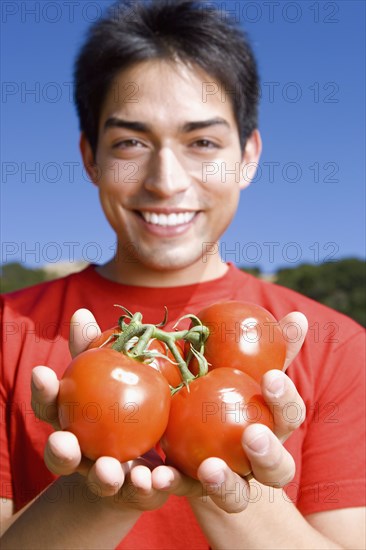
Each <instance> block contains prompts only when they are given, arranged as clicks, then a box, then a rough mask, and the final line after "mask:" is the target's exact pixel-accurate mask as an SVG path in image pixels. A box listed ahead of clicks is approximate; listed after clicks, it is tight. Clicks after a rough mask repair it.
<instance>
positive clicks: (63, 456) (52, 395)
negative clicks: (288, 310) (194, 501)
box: [32, 310, 307, 512]
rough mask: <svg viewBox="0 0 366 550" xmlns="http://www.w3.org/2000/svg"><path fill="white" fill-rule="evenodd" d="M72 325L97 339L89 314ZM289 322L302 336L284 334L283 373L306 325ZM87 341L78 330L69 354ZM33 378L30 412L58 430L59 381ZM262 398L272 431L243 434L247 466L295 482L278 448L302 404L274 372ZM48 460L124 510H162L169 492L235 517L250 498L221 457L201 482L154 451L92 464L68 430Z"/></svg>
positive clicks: (262, 478)
mask: <svg viewBox="0 0 366 550" xmlns="http://www.w3.org/2000/svg"><path fill="white" fill-rule="evenodd" d="M72 321H73V323H74V324H75V325H76V327H83V326H85V325H86V324H88V328H89V332H88V336H89V338H92V337H93V336H91V333H90V330H91V327H93V326H95V335H97V334H98V333H99V327H98V325H97V323H96V321H95V319H94V317H93V316H92V314H91V313H90V312H89V311H87V310H79V311H78V312H76V314H75V315H74V317H73V319H72ZM73 323H72V325H73ZM291 323H292V324H293V327H294V329H295V327H300V337H299V338H298V339H297V338H296V337H294V335H292V334H291V332H290V331H287V337H288V349H287V357H286V362H285V367H284V370H286V369H287V367H288V366H289V364H290V363H291V362H292V360H293V359H294V358H295V357H296V355H297V353H298V352H299V351H300V348H301V346H302V343H303V341H304V339H305V335H306V332H307V321H306V318H305V317H304V316H303V315H302V314H301V313H292V314H289V315H287V316H286V317H285V318H284V319H282V321H281V325H282V326H285V325H286V324H287V326H291ZM295 330H296V329H295ZM295 336H296V335H295ZM295 340H297V341H296V342H295ZM89 341H90V340H88V342H85V341H84V340H83V338H82V331H81V330H76V331H75V334H74V335H73V338H72V339H71V344H70V351H71V353H72V355H76V354H78V353H80V352H81V351H83V350H84V349H85V348H86V346H87V344H88V343H89ZM33 377H34V380H35V381H36V382H37V386H38V388H39V389H37V387H36V386H35V385H34V384H33V385H32V396H33V398H32V403H33V407H34V410H35V412H36V414H37V416H38V417H39V418H41V419H42V420H45V421H47V422H49V423H51V424H52V425H53V426H54V428H55V429H59V425H58V420H57V408H56V399H57V394H58V388H59V383H58V380H57V378H56V375H55V373H54V372H53V371H52V370H50V369H47V367H36V368H35V369H34V373H33ZM275 380H276V381H278V382H280V381H282V382H283V385H284V388H283V391H282V393H281V392H280V391H279V389H278V382H277V388H274V386H275V384H274V381H275ZM262 392H263V396H264V398H265V399H266V401H267V404H268V405H269V406H270V407H271V410H272V411H273V413H274V420H275V429H274V433H272V432H271V431H270V430H269V429H268V428H266V427H264V426H263V425H260V424H253V425H251V426H249V427H248V428H247V429H246V430H245V432H244V434H243V447H244V449H245V452H246V454H247V456H248V458H249V459H250V461H251V465H252V472H253V476H254V477H255V478H256V479H257V480H258V481H259V482H261V483H263V484H266V485H273V486H275V487H281V486H283V485H285V484H286V483H288V482H289V481H290V480H291V479H292V477H293V475H294V471H295V467H294V461H293V459H292V457H291V455H290V454H289V453H288V452H287V451H286V450H285V448H284V447H283V446H282V444H281V443H282V442H284V441H285V440H286V439H287V437H289V435H290V434H291V433H292V431H293V430H294V429H296V428H297V427H298V426H299V425H300V424H301V422H302V421H303V419H304V416H305V406H304V403H303V401H302V399H301V397H300V396H299V395H298V393H297V391H296V388H295V387H294V385H293V383H292V382H291V380H290V379H289V378H288V377H287V376H286V375H285V374H284V373H281V372H280V371H278V370H274V371H269V372H267V373H266V374H265V376H264V377H263V380H262ZM288 403H291V404H292V405H293V407H295V408H296V410H297V411H299V410H300V411H302V413H301V414H300V415H299V414H297V418H296V421H292V420H291V418H288V417H286V415H284V414H283V411H284V410H285V407H286V405H287V404H288ZM260 444H262V447H261V448H260ZM45 462H46V464H47V466H48V468H49V469H50V470H51V471H52V472H54V473H56V474H58V475H68V474H71V473H73V472H75V471H78V472H80V473H82V474H83V475H85V476H86V477H87V482H88V483H89V486H90V487H91V489H92V490H93V491H94V492H97V493H98V494H100V495H101V496H106V497H108V496H112V495H115V494H117V493H118V501H119V500H120V499H122V501H123V502H124V503H125V504H128V505H130V506H132V507H136V508H138V509H140V510H148V509H154V508H155V507H159V506H161V505H162V504H163V503H164V502H165V500H166V498H167V496H168V494H171V493H172V494H176V495H178V496H187V497H192V498H196V497H201V499H203V500H206V501H207V499H208V497H209V498H210V499H211V500H212V501H213V502H214V503H215V504H216V505H217V506H218V507H219V508H221V509H223V510H225V511H227V512H239V511H241V510H243V509H244V508H245V507H246V506H247V502H248V499H249V494H250V490H249V485H248V481H247V480H244V479H242V478H241V477H240V476H238V475H237V474H235V473H234V472H232V471H231V470H230V469H229V468H228V466H227V465H226V464H225V462H224V461H223V460H221V459H218V458H209V459H206V460H205V461H204V462H202V464H201V466H200V468H199V470H198V478H199V480H200V481H195V480H193V479H192V478H189V477H187V476H184V475H183V474H181V473H180V472H178V470H176V469H175V468H172V467H169V466H164V465H162V464H161V461H160V459H159V458H158V456H157V455H155V456H153V454H152V453H150V454H149V456H147V455H145V456H144V457H143V458H142V459H139V460H135V461H130V462H129V463H127V464H120V463H119V462H118V461H117V460H116V459H114V458H111V457H102V458H100V459H98V460H97V461H96V462H95V463H93V462H92V461H90V460H88V459H86V458H85V457H82V455H81V451H80V447H79V445H78V442H77V439H76V437H75V436H74V435H73V434H71V433H69V432H55V433H54V434H52V435H51V436H50V438H49V441H48V444H47V446H46V450H45ZM237 494H240V495H247V497H248V498H240V499H238V498H237Z"/></svg>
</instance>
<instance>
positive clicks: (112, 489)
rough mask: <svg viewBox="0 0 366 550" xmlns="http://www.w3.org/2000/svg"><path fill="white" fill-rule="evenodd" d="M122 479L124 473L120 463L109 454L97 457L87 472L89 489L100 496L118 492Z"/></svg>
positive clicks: (123, 478)
mask: <svg viewBox="0 0 366 550" xmlns="http://www.w3.org/2000/svg"><path fill="white" fill-rule="evenodd" d="M124 480H125V474H124V471H123V468H122V465H121V463H120V462H119V461H118V460H117V459H116V458H112V457H110V456H102V457H100V458H98V459H97V460H96V462H95V463H94V464H93V465H92V466H91V468H90V470H89V472H88V487H89V489H90V490H91V491H92V492H93V493H95V494H97V495H99V496H102V497H109V496H113V495H115V494H116V493H118V491H119V490H120V488H121V487H122V485H123V482H124Z"/></svg>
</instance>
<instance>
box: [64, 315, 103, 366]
mask: <svg viewBox="0 0 366 550" xmlns="http://www.w3.org/2000/svg"><path fill="white" fill-rule="evenodd" d="M100 333H101V330H100V328H99V325H98V323H97V322H96V320H95V317H94V315H93V314H92V313H91V311H89V310H88V309H78V310H77V311H75V313H74V315H73V316H72V317H71V320H70V337H69V348H70V353H71V355H72V357H75V356H76V355H78V354H79V353H81V352H83V351H85V350H86V348H87V347H88V345H89V344H90V342H92V341H93V340H94V338H96V337H97V336H99V334H100Z"/></svg>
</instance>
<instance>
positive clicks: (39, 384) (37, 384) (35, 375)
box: [32, 372, 44, 391]
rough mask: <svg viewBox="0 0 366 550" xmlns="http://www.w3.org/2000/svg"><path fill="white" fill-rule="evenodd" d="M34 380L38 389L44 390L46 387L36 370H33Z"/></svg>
mask: <svg viewBox="0 0 366 550" xmlns="http://www.w3.org/2000/svg"><path fill="white" fill-rule="evenodd" d="M32 382H33V384H34V386H35V388H36V390H38V391H41V390H43V388H44V386H43V382H42V381H41V380H40V378H39V377H38V375H37V373H35V372H32Z"/></svg>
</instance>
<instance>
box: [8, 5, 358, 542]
mask: <svg viewBox="0 0 366 550" xmlns="http://www.w3.org/2000/svg"><path fill="white" fill-rule="evenodd" d="M75 76H76V101H77V107H78V113H79V118H80V125H81V130H82V133H81V140H80V149H81V153H82V157H83V161H84V165H85V167H86V169H87V170H88V173H89V175H90V178H91V180H92V181H93V183H94V184H95V185H97V186H98V189H99V194H100V200H101V205H102V208H103V210H104V213H105V215H106V217H107V220H108V221H109V223H110V225H111V226H112V228H113V229H114V231H115V233H116V235H117V243H118V246H117V253H116V256H115V258H114V259H113V260H112V261H110V262H109V263H107V264H106V265H102V266H89V267H88V268H87V269H86V270H85V271H84V272H82V273H80V274H76V275H72V276H69V277H66V278H64V279H60V280H58V281H54V282H51V283H47V284H45V285H39V286H37V287H34V288H33V289H30V290H25V291H21V292H19V293H14V294H12V295H9V296H5V297H4V308H3V311H4V313H3V315H4V316H3V319H4V324H5V325H6V324H10V323H13V324H14V326H16V327H18V328H19V330H14V331H13V335H12V337H11V338H9V339H8V341H7V343H6V346H4V353H3V362H2V375H3V376H2V381H3V382H2V387H1V395H2V398H3V401H4V411H5V413H4V420H5V422H4V423H3V428H4V429H3V434H2V438H3V439H2V442H3V445H2V464H3V466H2V476H3V481H2V491H3V494H2V496H3V513H2V515H3V517H4V518H5V519H6V520H7V518H8V519H9V523H11V526H10V527H9V528H8V529H7V531H6V532H5V535H4V537H3V540H2V544H3V548H19V547H21V548H43V547H44V548H114V547H116V546H117V545H119V547H120V548H146V549H151V548H164V549H165V548H208V546H209V545H210V546H211V547H212V548H230V549H232V548H257V549H263V548H314V549H315V548H316V549H319V548H353V549H354V548H362V547H363V546H362V545H363V543H364V536H363V533H362V523H363V521H362V520H363V513H364V511H363V508H362V506H363V505H364V500H363V499H364V495H363V485H362V483H363V482H362V479H361V478H362V475H361V473H362V472H361V471H362V463H363V462H362V460H363V456H362V447H361V442H362V434H361V429H362V426H363V421H362V420H360V419H362V416H361V407H362V404H363V396H362V384H361V377H362V375H363V370H362V368H361V359H360V357H361V353H362V346H363V330H362V328H361V327H360V326H359V325H357V324H356V323H354V322H352V321H351V320H349V319H346V318H345V317H344V316H341V315H339V314H336V313H335V312H333V311H331V310H329V309H327V308H324V307H322V306H319V305H317V304H315V303H313V302H312V301H311V300H307V299H305V298H303V297H301V296H299V295H297V294H296V293H293V292H290V291H288V290H286V289H282V288H279V287H276V286H274V285H270V284H267V283H263V282H261V281H259V280H257V279H254V278H253V277H250V276H247V275H244V274H242V273H241V272H239V271H238V270H236V268H234V267H233V266H230V265H226V264H225V263H223V262H222V261H221V258H220V257H219V256H218V255H217V254H214V253H209V252H212V251H214V250H215V244H217V242H218V240H219V238H220V236H221V235H222V233H223V232H224V230H225V229H226V227H227V226H228V224H229V223H230V221H231V219H232V217H233V216H234V213H235V210H236V208H237V204H238V199H239V193H240V190H241V189H244V188H245V187H246V186H247V185H248V183H249V181H244V180H240V181H238V179H237V177H236V174H235V173H233V172H231V174H230V173H229V172H228V174H229V175H228V176H227V178H226V180H225V182H223V181H221V177H220V171H219V172H218V173H216V174H212V175H211V176H210V175H206V176H207V177H203V173H204V172H203V170H204V167H205V166H207V164H205V163H218V164H219V165H220V166H224V167H226V168H227V169H228V170H230V169H232V167H233V166H235V163H237V162H239V163H240V165H241V167H244V166H245V165H248V164H249V165H255V163H257V162H258V159H259V156H260V152H261V139H260V135H259V132H258V130H257V126H256V105H257V98H258V82H257V75H256V68H255V63H254V60H253V57H252V53H251V51H250V48H249V46H248V44H247V43H246V41H245V39H244V37H243V36H242V34H241V33H240V32H239V31H238V30H236V29H235V28H234V27H232V26H231V25H229V23H227V22H225V21H224V20H223V19H222V18H221V17H220V16H219V14H215V13H214V12H213V11H212V10H202V8H200V7H197V5H196V2H191V1H185V0H183V1H179V0H178V1H174V2H172V1H164V2H153V3H146V2H141V3H139V4H136V5H135V4H133V10H131V9H129V7H128V6H124V5H123V4H119V5H118V9H115V10H114V11H112V12H111V13H110V15H109V16H107V18H106V19H105V20H104V21H102V22H100V23H98V24H97V25H96V26H95V27H94V28H93V30H92V31H91V33H90V35H89V37H88V40H87V42H86V44H85V45H84V47H83V49H82V51H81V53H80V55H79V58H78V61H77V65H76V73H75ZM208 82H209V83H213V84H214V86H215V88H216V89H221V90H222V89H224V90H233V89H234V90H235V96H234V99H233V96H232V95H231V96H229V99H228V100H227V101H224V102H223V101H222V95H221V93H220V94H212V95H209V96H207V98H205V99H207V101H203V99H202V91H203V89H204V86H205V84H207V83H208ZM127 92H128V93H127ZM131 94H132V95H131ZM130 166H132V167H133V168H134V171H133V174H132V175H131V173H130V171H128V170H126V168H128V167H130ZM126 172H127V174H129V175H126ZM240 173H243V171H242V170H240ZM207 245H209V247H207ZM203 251H204V252H205V254H204V255H203ZM220 300H247V301H253V302H256V303H259V304H261V305H263V306H264V307H267V309H270V310H271V311H272V312H273V313H274V315H275V316H276V317H277V318H279V319H281V326H282V328H283V332H284V334H285V336H286V338H287V341H288V352H287V358H286V364H285V367H286V368H287V367H288V366H289V365H290V363H291V365H290V367H289V370H288V373H289V376H286V375H285V374H284V373H282V372H280V371H269V372H268V373H266V375H265V376H264V377H263V380H262V385H261V389H262V393H263V396H264V398H265V400H266V401H267V403H268V404H269V405H271V406H272V408H273V411H274V414H275V429H274V432H275V433H272V432H271V431H270V430H267V429H265V428H264V427H263V426H261V425H260V424H254V425H251V426H250V427H249V428H248V429H247V430H245V432H244V433H243V440H242V444H243V448H244V450H245V452H246V453H247V455H248V458H249V460H250V463H251V467H252V472H253V476H254V479H253V480H245V479H242V478H240V477H239V476H238V475H237V474H235V473H234V472H232V471H231V470H230V469H229V468H228V467H227V466H226V464H225V463H224V462H223V461H222V460H220V459H218V458H215V457H212V458H209V459H207V460H205V461H204V462H203V463H202V464H201V466H200V467H199V470H198V478H199V481H196V480H193V479H190V478H188V477H185V476H184V475H183V474H181V473H180V472H178V471H177V470H175V469H174V468H171V467H169V466H166V465H163V464H162V463H161V461H159V458H158V457H157V456H156V454H155V453H153V452H151V453H148V454H147V455H144V457H141V458H139V459H137V460H136V461H133V462H131V463H128V464H120V463H119V462H118V461H116V460H115V459H113V458H111V457H102V458H100V459H98V460H97V461H96V462H95V463H92V462H91V461H90V460H87V459H86V458H85V457H82V456H81V452H80V448H79V445H78V442H77V440H76V438H75V436H73V435H72V434H71V433H68V432H62V431H57V430H58V428H59V425H58V421H57V412H56V400H57V393H58V387H59V385H58V384H59V383H58V378H60V377H61V376H62V373H63V371H64V369H65V367H66V366H67V364H68V362H69V357H68V355H67V339H68V332H69V329H71V330H70V350H71V353H72V355H75V354H77V353H79V352H81V351H82V350H83V349H85V348H86V346H87V344H88V342H89V341H90V339H91V338H92V337H93V336H94V335H95V334H97V333H98V332H99V330H100V329H99V327H98V325H97V324H96V321H95V318H96V319H97V321H98V323H99V324H100V325H101V328H102V329H103V330H104V329H106V328H108V327H110V326H113V325H114V324H115V317H116V313H115V311H114V310H113V307H112V304H114V303H121V304H123V305H124V306H126V307H127V308H128V309H130V310H133V311H141V312H142V313H143V315H144V320H145V321H146V322H156V321H157V320H159V319H160V317H161V312H162V309H163V306H164V305H166V306H167V307H168V310H169V319H170V322H169V326H171V325H172V324H173V323H174V321H175V320H176V319H178V318H179V317H180V316H181V315H184V314H186V313H188V312H191V313H192V312H193V313H197V312H198V311H199V310H200V309H201V308H202V307H203V306H204V305H207V304H209V303H213V302H216V301H220ZM85 308H88V309H87V310H86V309H85ZM75 310H77V312H76V313H75V315H74V316H73V317H72V320H71V323H69V319H70V318H71V316H72V314H73V313H74V311H75ZM89 310H90V311H92V312H93V314H94V316H95V318H94V317H93V315H92V314H91V313H90V311H89ZM290 311H295V313H289V312H290ZM296 311H301V312H302V313H296ZM303 314H305V316H306V317H307V318H308V319H309V320H311V321H313V320H315V319H316V320H318V321H319V322H320V323H321V324H322V326H323V325H324V324H325V323H327V322H332V323H334V326H336V327H338V332H339V334H337V337H334V338H328V341H316V340H315V339H314V338H308V339H306V341H305V344H304V346H303V349H302V351H301V353H300V354H298V352H299V351H300V348H301V346H302V343H303V341H304V338H305V334H306V330H307V321H306V318H305V317H304V315H303ZM36 364H38V365H45V364H47V365H48V366H49V367H50V369H49V368H46V367H43V366H39V367H37V368H36V369H34V371H33V377H32V404H33V408H34V411H35V412H36V415H37V417H38V418H39V419H42V420H44V421H46V422H48V424H46V423H45V422H41V421H39V420H37V419H36V418H34V416H33V415H32V416H31V415H30V414H29V410H28V408H27V404H28V403H29V402H30V399H31V396H30V389H29V385H30V378H31V368H32V366H34V365H36ZM294 382H295V384H294ZM296 386H297V388H298V390H299V392H298V391H297V390H296ZM299 393H300V394H301V396H302V397H300V395H299ZM304 402H305V403H304ZM305 404H306V405H307V407H308V409H309V410H308V416H307V419H306V420H305V422H304V413H305ZM290 411H292V412H290ZM294 411H295V414H294ZM51 425H52V426H53V428H55V429H56V431H54V432H53V433H52V429H51ZM215 436H216V434H212V437H215ZM282 443H285V445H283V444H282ZM45 444H46V449H45V462H46V464H47V467H48V469H49V470H50V471H52V472H53V474H55V475H57V476H59V477H58V478H57V480H56V481H54V480H55V475H51V474H50V473H49V472H47V469H46V467H45V466H44V464H43V458H42V452H43V447H44V445H45ZM350 455H352V460H350V459H349V456H350ZM295 465H296V472H295ZM291 480H292V481H291ZM51 482H53V483H51ZM289 482H291V483H289ZM49 484H50V485H49ZM286 484H287V493H285V492H282V490H280V489H279V488H280V487H283V486H285V485H286ZM48 485H49V486H48ZM47 486H48V488H47V489H45V488H46V487H47ZM273 487H274V488H275V489H273ZM41 491H44V492H43V493H42V494H41V495H40V496H37V495H39V493H41ZM291 493H293V494H291ZM168 497H169V498H168ZM34 498H35V500H32V499H34ZM14 512H16V514H15V515H13V514H14Z"/></svg>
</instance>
